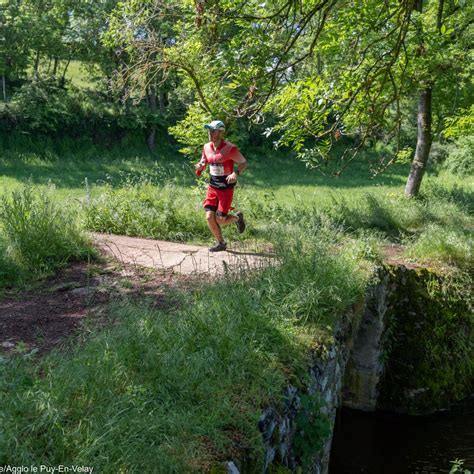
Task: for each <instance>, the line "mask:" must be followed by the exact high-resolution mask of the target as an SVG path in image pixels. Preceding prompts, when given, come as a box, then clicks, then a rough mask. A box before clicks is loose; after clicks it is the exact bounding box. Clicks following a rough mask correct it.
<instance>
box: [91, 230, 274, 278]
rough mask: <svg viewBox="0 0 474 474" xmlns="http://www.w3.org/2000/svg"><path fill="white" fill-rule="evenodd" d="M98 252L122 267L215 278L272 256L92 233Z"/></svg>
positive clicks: (257, 264) (247, 250) (258, 251)
mask: <svg viewBox="0 0 474 474" xmlns="http://www.w3.org/2000/svg"><path fill="white" fill-rule="evenodd" d="M93 235H94V239H95V241H96V242H97V243H98V245H99V247H100V248H101V250H102V251H103V252H104V253H106V254H107V255H109V256H111V257H113V258H115V259H117V260H118V261H120V262H122V263H124V264H129V265H130V264H132V265H140V266H144V267H148V268H154V269H156V270H168V271H173V272H176V273H178V274H185V275H194V274H207V275H211V276H212V275H219V274H221V273H223V272H224V270H225V269H239V268H244V269H248V268H255V267H260V266H262V265H266V264H268V262H269V260H270V259H272V258H273V256H272V254H271V253H270V252H269V251H268V249H267V250H265V249H263V248H257V249H256V248H255V245H254V244H252V245H247V246H244V245H242V244H240V245H239V246H236V245H234V247H231V246H230V247H229V249H228V250H227V251H225V252H216V253H213V252H209V250H208V249H207V248H206V247H199V246H196V245H187V244H179V243H175V242H166V241H163V240H148V239H139V238H135V237H126V236H123V235H110V234H93Z"/></svg>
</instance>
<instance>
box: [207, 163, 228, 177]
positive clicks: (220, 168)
mask: <svg viewBox="0 0 474 474" xmlns="http://www.w3.org/2000/svg"><path fill="white" fill-rule="evenodd" d="M209 173H210V174H211V176H225V174H224V165H222V164H217V165H209Z"/></svg>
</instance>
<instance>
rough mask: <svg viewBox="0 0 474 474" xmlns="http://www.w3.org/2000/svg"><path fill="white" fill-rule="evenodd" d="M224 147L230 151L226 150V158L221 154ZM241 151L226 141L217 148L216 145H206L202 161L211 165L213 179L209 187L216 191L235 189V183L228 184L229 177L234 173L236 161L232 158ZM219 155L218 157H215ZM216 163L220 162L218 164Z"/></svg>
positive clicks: (210, 172) (210, 143) (210, 170)
mask: <svg viewBox="0 0 474 474" xmlns="http://www.w3.org/2000/svg"><path fill="white" fill-rule="evenodd" d="M224 147H229V148H230V149H229V150H227V149H226V150H225V151H226V153H225V154H224V156H221V154H220V153H219V152H220V151H222V150H223V148H224ZM238 151H239V149H238V148H237V147H236V146H235V145H233V144H232V143H230V142H227V141H225V140H223V141H222V143H221V144H220V145H219V146H218V147H217V148H215V147H214V143H212V142H209V143H206V144H205V145H204V147H203V149H202V158H201V160H202V161H203V162H204V163H207V164H208V165H209V174H210V175H211V179H210V182H209V185H210V186H212V187H213V188H216V189H227V188H233V187H234V186H235V183H231V184H229V183H228V182H227V176H229V175H230V174H232V173H233V172H234V161H233V160H232V157H233V156H234V154H235V153H237V152H238ZM216 154H217V157H216V156H215V155H216ZM216 158H217V160H216ZM216 161H219V162H218V163H216Z"/></svg>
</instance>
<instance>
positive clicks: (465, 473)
mask: <svg viewBox="0 0 474 474" xmlns="http://www.w3.org/2000/svg"><path fill="white" fill-rule="evenodd" d="M451 464H452V466H451V470H450V471H449V474H472V472H471V471H470V470H469V469H464V468H463V467H462V466H463V464H464V461H463V460H462V459H456V460H454V461H451Z"/></svg>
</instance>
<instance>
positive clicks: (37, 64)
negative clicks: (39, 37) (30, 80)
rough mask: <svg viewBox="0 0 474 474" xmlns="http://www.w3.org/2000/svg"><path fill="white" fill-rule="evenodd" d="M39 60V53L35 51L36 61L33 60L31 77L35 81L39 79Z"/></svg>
mask: <svg viewBox="0 0 474 474" xmlns="http://www.w3.org/2000/svg"><path fill="white" fill-rule="evenodd" d="M39 60H40V51H39V49H38V50H37V51H36V59H35V65H34V67H33V72H34V74H33V77H34V78H35V79H38V78H39Z"/></svg>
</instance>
